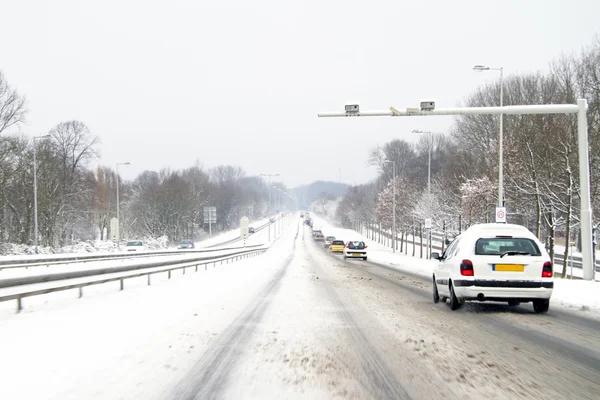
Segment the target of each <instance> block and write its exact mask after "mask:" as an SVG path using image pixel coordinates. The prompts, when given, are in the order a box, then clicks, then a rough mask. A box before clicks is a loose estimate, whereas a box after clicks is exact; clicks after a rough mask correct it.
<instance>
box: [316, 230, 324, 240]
mask: <svg viewBox="0 0 600 400" xmlns="http://www.w3.org/2000/svg"><path fill="white" fill-rule="evenodd" d="M314 239H315V240H316V241H317V242H322V241H324V240H325V236H324V235H323V234H322V233H320V232H319V233H316V234H315V236H314Z"/></svg>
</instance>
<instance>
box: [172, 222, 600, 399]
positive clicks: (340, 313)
mask: <svg viewBox="0 0 600 400" xmlns="http://www.w3.org/2000/svg"><path fill="white" fill-rule="evenodd" d="M299 229H300V233H299V235H298V237H296V238H295V239H294V240H295V244H294V246H293V249H292V250H291V252H292V254H290V257H289V258H287V259H286V260H285V267H282V268H283V269H282V271H285V273H283V272H282V273H281V274H280V275H278V276H277V277H276V278H277V283H276V285H277V287H278V289H273V287H274V286H273V285H274V283H270V286H268V289H265V290H266V291H265V292H263V293H262V294H261V295H260V296H259V297H258V298H257V300H256V301H255V303H256V305H255V306H250V307H249V309H247V310H246V311H245V313H244V314H243V315H241V316H240V317H239V318H238V319H237V320H236V322H234V323H233V324H232V325H231V327H230V328H229V331H228V332H230V334H227V335H225V336H224V338H225V339H224V340H223V341H222V342H220V343H219V344H218V345H217V347H216V348H214V349H211V351H210V352H209V353H206V354H207V355H206V356H205V357H203V358H202V359H201V360H200V361H199V363H198V364H197V365H196V369H195V370H193V371H192V372H190V373H189V374H188V375H187V376H186V377H185V379H183V380H182V381H181V382H180V384H179V385H178V389H177V390H176V391H174V392H172V393H171V395H173V397H175V398H186V399H188V398H189V399H192V398H305V397H316V398H377V399H382V398H385V399H427V398H431V399H433V398H440V396H442V395H443V397H444V398H447V399H452V398H456V399H459V398H460V399H480V398H484V397H486V398H491V399H495V398H497V399H507V398H509V399H511V398H515V399H521V398H522V399H533V398H540V397H545V398H579V399H594V398H597V393H600V379H599V378H600V352H599V351H598V349H600V335H599V334H598V332H600V331H599V330H598V328H600V324H599V322H598V321H597V320H593V319H586V318H582V317H580V316H578V315H576V314H572V313H566V312H564V311H554V310H551V311H550V312H549V313H548V314H547V315H537V314H534V313H533V311H532V310H530V307H528V306H527V305H523V306H519V307H514V308H509V307H508V306H504V305H500V304H468V305H466V306H465V307H464V308H463V309H461V310H459V311H457V312H452V311H451V310H450V309H449V307H447V306H446V305H444V304H438V305H435V304H433V303H432V301H431V285H430V283H429V282H428V281H427V280H426V279H424V278H422V277H420V276H418V275H412V274H406V273H400V272H398V271H397V270H394V269H393V268H388V267H386V266H382V265H378V264H375V263H372V262H362V261H354V260H353V261H344V260H342V259H341V258H340V257H339V256H337V255H331V254H329V253H328V252H326V251H324V249H323V248H322V246H320V244H317V243H315V242H314V241H313V240H312V237H311V236H310V230H309V229H308V228H307V227H302V226H300V227H299ZM299 289H300V290H299ZM261 299H262V300H261ZM264 299H268V303H265V300H264ZM253 304H254V303H253ZM233 332H235V334H233ZM232 349H234V350H235V351H232ZM223 354H227V356H222V355H223ZM211 371H212V372H211ZM219 371H221V372H219ZM207 374H210V377H211V379H210V381H207V380H206V376H207ZM207 382H215V383H212V384H211V383H209V384H207Z"/></svg>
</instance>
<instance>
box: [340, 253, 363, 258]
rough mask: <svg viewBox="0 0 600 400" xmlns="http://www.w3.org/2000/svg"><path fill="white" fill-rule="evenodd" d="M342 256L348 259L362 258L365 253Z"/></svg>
mask: <svg viewBox="0 0 600 400" xmlns="http://www.w3.org/2000/svg"><path fill="white" fill-rule="evenodd" d="M344 255H345V256H346V257H348V258H363V257H366V256H367V253H361V252H357V253H350V252H348V253H344Z"/></svg>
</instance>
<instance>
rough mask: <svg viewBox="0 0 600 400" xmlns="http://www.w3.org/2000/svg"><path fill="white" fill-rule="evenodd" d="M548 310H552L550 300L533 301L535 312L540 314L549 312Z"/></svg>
mask: <svg viewBox="0 0 600 400" xmlns="http://www.w3.org/2000/svg"><path fill="white" fill-rule="evenodd" d="M548 308H550V300H534V301H533V311H535V312H536V313H538V314H539V313H545V312H548Z"/></svg>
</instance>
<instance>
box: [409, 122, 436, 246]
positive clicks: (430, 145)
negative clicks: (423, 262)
mask: <svg viewBox="0 0 600 400" xmlns="http://www.w3.org/2000/svg"><path fill="white" fill-rule="evenodd" d="M412 132H413V133H427V134H429V145H428V146H427V147H428V148H429V149H428V153H429V154H428V157H427V197H428V203H429V204H428V206H427V208H428V214H429V219H430V220H431V208H432V206H431V200H432V199H431V148H432V147H433V132H432V131H421V130H418V129H413V131H412ZM429 253H431V228H429V233H428V234H427V254H428V256H427V257H428V258H429Z"/></svg>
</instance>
